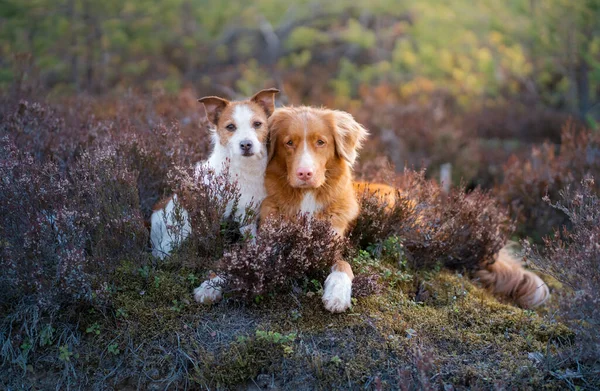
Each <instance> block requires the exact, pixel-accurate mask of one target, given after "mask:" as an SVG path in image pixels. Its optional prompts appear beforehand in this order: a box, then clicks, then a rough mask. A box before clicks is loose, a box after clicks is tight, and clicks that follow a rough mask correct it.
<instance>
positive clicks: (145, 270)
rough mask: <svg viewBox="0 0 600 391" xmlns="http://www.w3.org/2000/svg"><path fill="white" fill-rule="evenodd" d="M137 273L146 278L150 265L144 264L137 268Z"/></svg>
mask: <svg viewBox="0 0 600 391" xmlns="http://www.w3.org/2000/svg"><path fill="white" fill-rule="evenodd" d="M138 273H139V274H140V276H142V277H143V278H148V277H149V276H150V267H149V266H148V265H144V266H143V267H140V268H139V269H138Z"/></svg>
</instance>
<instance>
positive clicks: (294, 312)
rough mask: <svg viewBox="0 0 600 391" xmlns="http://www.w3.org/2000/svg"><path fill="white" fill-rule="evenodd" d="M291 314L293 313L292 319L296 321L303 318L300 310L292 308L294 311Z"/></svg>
mask: <svg viewBox="0 0 600 391" xmlns="http://www.w3.org/2000/svg"><path fill="white" fill-rule="evenodd" d="M290 315H291V317H292V320H293V321H294V322H296V321H298V320H299V319H300V318H302V314H301V313H300V311H298V310H292V312H291V314H290Z"/></svg>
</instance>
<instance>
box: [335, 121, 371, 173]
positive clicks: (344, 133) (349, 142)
mask: <svg viewBox="0 0 600 391" xmlns="http://www.w3.org/2000/svg"><path fill="white" fill-rule="evenodd" d="M331 115H332V116H333V135H334V139H335V149H336V152H337V153H338V155H339V156H340V157H341V158H343V159H345V160H346V161H347V162H348V163H350V165H351V166H352V165H353V164H354V162H355V161H356V158H357V157H358V150H359V149H360V147H361V146H362V143H363V141H364V140H365V139H366V138H367V136H368V135H369V132H368V131H367V129H365V128H364V127H363V126H362V125H361V124H359V123H358V122H356V120H355V119H354V117H352V115H351V114H350V113H346V112H345V111H338V110H331Z"/></svg>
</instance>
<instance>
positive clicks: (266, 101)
mask: <svg viewBox="0 0 600 391" xmlns="http://www.w3.org/2000/svg"><path fill="white" fill-rule="evenodd" d="M277 93H279V90H278V89H277V88H268V89H266V90H262V91H259V92H257V93H256V94H254V96H253V97H252V98H250V100H251V101H252V102H254V103H256V104H258V105H259V106H260V107H262V108H263V110H264V111H265V113H266V114H267V117H270V116H271V114H273V111H275V94H277Z"/></svg>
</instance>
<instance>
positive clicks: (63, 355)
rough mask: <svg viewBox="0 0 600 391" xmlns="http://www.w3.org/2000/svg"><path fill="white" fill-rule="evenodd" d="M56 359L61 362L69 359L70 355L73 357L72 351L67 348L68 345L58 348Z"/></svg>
mask: <svg viewBox="0 0 600 391" xmlns="http://www.w3.org/2000/svg"><path fill="white" fill-rule="evenodd" d="M58 352H59V354H58V359H59V360H60V361H63V362H68V361H71V357H73V352H72V351H71V349H69V345H62V346H60V347H59V348H58Z"/></svg>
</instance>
